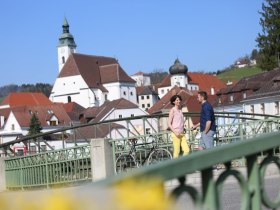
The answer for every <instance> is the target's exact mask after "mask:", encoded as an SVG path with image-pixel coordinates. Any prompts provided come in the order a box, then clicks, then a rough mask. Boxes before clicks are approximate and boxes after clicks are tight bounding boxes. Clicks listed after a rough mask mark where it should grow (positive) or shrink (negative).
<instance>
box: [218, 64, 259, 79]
mask: <svg viewBox="0 0 280 210" xmlns="http://www.w3.org/2000/svg"><path fill="white" fill-rule="evenodd" d="M261 72H262V70H261V69H260V68H259V67H257V66H252V67H243V68H233V69H229V70H225V71H222V72H221V73H219V74H217V77H219V78H220V79H221V80H222V81H224V82H228V81H238V80H240V79H242V78H243V77H247V76H251V75H255V74H259V73H261Z"/></svg>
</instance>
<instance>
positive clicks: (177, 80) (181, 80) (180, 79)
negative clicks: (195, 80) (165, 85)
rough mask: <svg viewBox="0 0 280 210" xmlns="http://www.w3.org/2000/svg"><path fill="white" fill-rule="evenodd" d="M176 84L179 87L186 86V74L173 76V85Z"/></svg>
mask: <svg viewBox="0 0 280 210" xmlns="http://www.w3.org/2000/svg"><path fill="white" fill-rule="evenodd" d="M175 85H177V86H178V87H186V76H185V75H184V74H182V75H180V74H179V75H173V76H171V86H172V87H174V86H175Z"/></svg>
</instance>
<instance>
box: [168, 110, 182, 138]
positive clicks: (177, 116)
mask: <svg viewBox="0 0 280 210" xmlns="http://www.w3.org/2000/svg"><path fill="white" fill-rule="evenodd" d="M172 109H173V119H172V122H171V125H172V128H173V129H174V130H175V131H178V132H180V133H183V130H184V116H183V112H182V110H180V109H177V108H176V107H173V108H172Z"/></svg>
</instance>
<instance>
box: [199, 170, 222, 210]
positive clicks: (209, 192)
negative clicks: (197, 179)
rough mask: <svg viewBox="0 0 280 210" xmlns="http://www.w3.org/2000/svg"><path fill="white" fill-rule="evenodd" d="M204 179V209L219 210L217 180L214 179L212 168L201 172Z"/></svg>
mask: <svg viewBox="0 0 280 210" xmlns="http://www.w3.org/2000/svg"><path fill="white" fill-rule="evenodd" d="M201 178H202V200H203V203H204V205H205V206H204V208H205V209H209V210H217V209H218V199H217V193H216V190H215V180H214V178H213V171H212V167H211V168H207V169H206V170H203V171H201Z"/></svg>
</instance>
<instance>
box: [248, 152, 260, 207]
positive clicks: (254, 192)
mask: <svg viewBox="0 0 280 210" xmlns="http://www.w3.org/2000/svg"><path fill="white" fill-rule="evenodd" d="M246 159H247V170H248V184H249V190H250V193H251V200H250V209H254V210H258V209H261V194H260V175H259V167H258V161H257V155H251V156H248V157H246Z"/></svg>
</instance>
